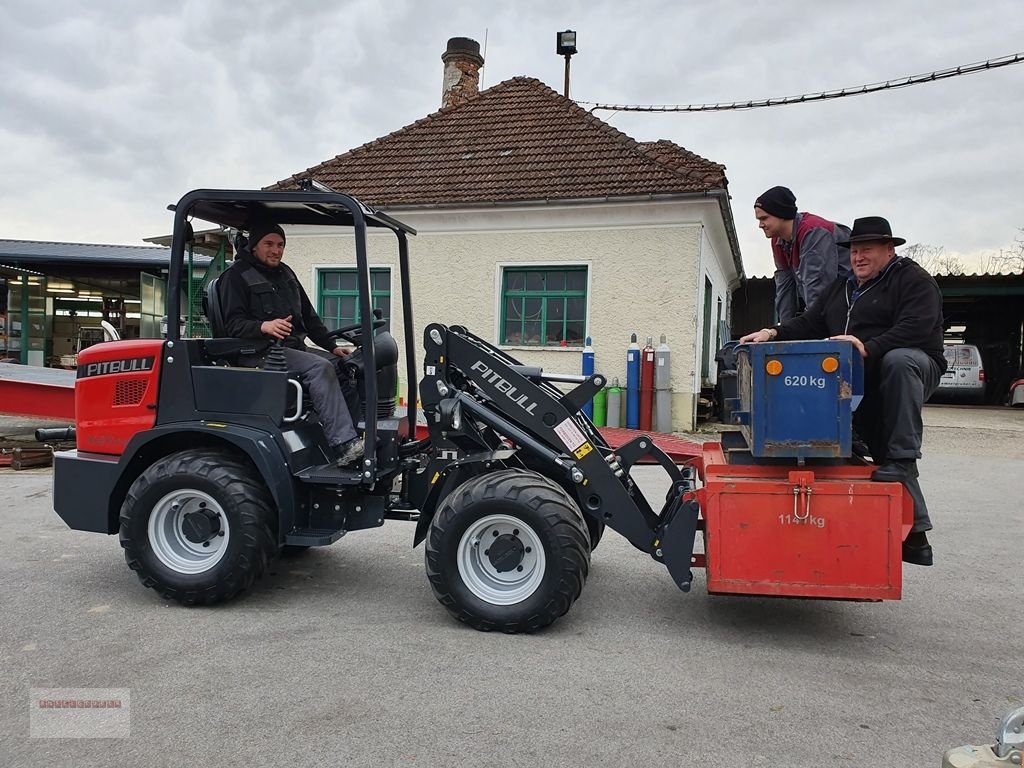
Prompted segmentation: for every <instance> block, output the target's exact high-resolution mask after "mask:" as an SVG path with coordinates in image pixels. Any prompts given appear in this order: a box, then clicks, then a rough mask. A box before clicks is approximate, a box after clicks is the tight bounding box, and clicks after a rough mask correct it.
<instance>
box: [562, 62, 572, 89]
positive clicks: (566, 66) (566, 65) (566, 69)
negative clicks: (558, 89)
mask: <svg viewBox="0 0 1024 768" xmlns="http://www.w3.org/2000/svg"><path fill="white" fill-rule="evenodd" d="M570 58H572V57H571V56H570V55H569V54H568V53H567V54H565V91H564V93H565V98H567V99H568V98H569V59H570Z"/></svg>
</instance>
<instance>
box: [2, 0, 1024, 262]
mask: <svg viewBox="0 0 1024 768" xmlns="http://www.w3.org/2000/svg"><path fill="white" fill-rule="evenodd" d="M555 9H558V10H555ZM1022 10H1024V8H1022V5H1021V2H1020V0H985V2H963V1H962V0H930V1H929V2H923V0H922V1H921V2H911V1H910V0H888V1H887V2H875V1H873V0H872V1H865V0H861V1H860V2H857V3H851V2H839V0H835V2H833V1H832V0H828V1H827V2H826V1H825V0H818V1H817V2H811V1H810V0H807V1H806V2H787V1H786V0H774V1H773V2H759V1H757V0H753V1H752V0H744V1H739V0H735V1H734V0H688V1H687V2H679V1H678V0H665V1H664V2H653V1H652V2H644V1H643V0H634V2H632V3H623V2H621V0H607V1H606V0H577V1H568V0H559V1H558V2H552V1H551V0H538V1H537V2H532V1H531V2H497V1H496V0H486V1H485V2H475V3H470V2H462V3H458V2H451V1H450V0H449V1H448V2H435V1H434V0H397V1H392V0H378V1H377V2H372V1H369V0H352V1H351V2H343V1H341V0H336V1H335V2H312V1H311V0H310V1H302V0H296V1H292V0H260V1H259V2H256V1H246V2H243V1H240V0H231V1H230V2H228V0H188V1H186V2H166V0H160V1H159V2H157V1H150V0H134V1H133V2H131V3H124V2H114V0H91V1H90V2H65V1H63V0H50V2H47V3H40V2H37V0H3V2H2V3H0V21H2V23H0V72H2V74H3V76H2V77H0V150H2V151H0V237H6V238H17V239H31V240H67V241H79V242H103V243H124V244H139V243H140V242H141V240H142V239H143V238H145V237H150V236H153V235H158V234H162V233H165V232H166V231H168V229H169V227H170V225H171V214H170V213H168V212H167V211H166V205H167V204H168V203H170V202H173V201H175V200H177V199H178V198H179V197H180V196H181V195H182V194H183V193H184V192H186V191H188V190H189V189H192V188H196V187H239V188H242V187H260V186H264V185H266V184H269V183H271V182H273V181H276V180H278V179H281V178H284V177H287V176H289V175H291V174H293V173H295V172H298V171H300V170H302V169H305V168H307V167H310V166H312V165H315V164H317V163H319V162H321V161H323V160H325V159H328V158H330V157H333V156H334V155H337V154H341V153H342V152H345V151H347V150H348V149H351V148H353V147H355V146H358V145H359V144H362V143H364V142H366V141H369V140H371V139H374V138H377V137H379V136H383V135H384V134H387V133H390V132H391V131H393V130H396V129H397V128H400V127H402V126H404V125H407V124H409V123H411V122H413V121H415V120H417V119H419V118H421V117H423V116H425V115H427V114H429V113H430V112H433V111H435V110H437V109H438V107H439V106H440V90H441V75H442V64H441V60H440V55H441V53H442V52H443V50H444V48H445V44H446V42H447V39H448V38H449V37H456V36H464V37H472V38H474V39H476V40H478V41H479V42H480V43H481V45H482V44H483V43H484V40H485V34H486V39H487V48H486V65H485V69H484V72H483V78H484V86H485V87H486V86H489V85H494V84H496V83H498V82H500V81H502V80H505V79H508V78H510V77H514V76H517V75H527V76H532V77H537V78H539V79H541V80H542V81H544V82H546V83H548V84H549V85H551V86H552V87H553V88H555V89H556V90H559V91H560V90H561V83H562V67H563V61H562V59H561V58H560V57H558V56H557V55H556V54H555V52H554V46H555V33H556V31H558V30H560V29H566V28H572V29H575V30H576V31H577V34H578V46H579V53H578V54H577V55H576V56H575V57H574V58H573V61H572V75H573V82H572V96H573V97H574V98H576V99H580V100H583V101H597V102H614V103H658V104H664V103H670V104H677V103H681V104H688V103H705V102H725V101H737V100H743V99H751V98H754V99H756V98H762V97H768V96H785V95H791V94H799V93H806V92H812V91H817V90H823V89H831V88H837V87H841V86H852V85H860V84H863V83H870V82H875V81H878V80H884V79H888V78H895V77H898V76H902V75H910V74H918V73H923V72H930V71H933V70H936V69H942V68H945V67H948V66H952V65H956V64H964V63H969V62H975V61H979V60H984V59H989V58H994V57H998V56H1002V55H1006V54H1010V53H1017V52H1019V51H1021V50H1024V13H1022ZM1022 86H1024V64H1021V65H1016V66H1011V67H1006V68H1004V69H1000V70H995V71H992V72H986V73H982V74H976V75H969V76H964V77H959V78H955V79H952V80H947V81H944V82H939V83H933V84H927V85H922V86H917V87H913V88H908V89H904V90H897V91H892V92H887V93H881V94H875V95H869V96H860V97H855V98H847V99H842V100H839V101H834V102H826V103H820V104H806V105H798V106H789V107H777V108H771V109H763V110H755V111H748V112H735V113H708V114H669V115H649V114H648V115H643V114H627V113H617V114H614V115H612V114H610V113H607V112H601V113H598V114H599V116H600V117H602V118H603V119H605V120H608V121H609V122H611V123H612V124H613V125H614V126H616V127H617V128H619V129H620V130H622V131H624V132H626V133H627V134H629V135H631V136H632V137H633V138H635V139H638V140H643V141H647V140H653V139H660V138H667V139H671V140H673V141H675V142H677V143H679V144H681V145H682V146H684V147H686V148H687V149H690V150H692V151H694V152H697V153H698V154H701V155H703V156H705V157H708V158H710V159H712V160H714V161H716V162H719V163H723V164H724V165H726V167H727V175H728V178H729V188H730V191H731V193H732V197H733V211H734V214H735V217H736V223H737V229H738V231H739V236H740V243H741V248H742V251H743V259H744V263H745V265H746V271H747V274H749V275H758V274H767V273H768V272H769V270H770V258H769V256H768V246H767V243H766V242H765V241H764V240H763V238H762V237H761V235H760V232H759V231H758V230H757V228H756V226H755V221H754V217H753V209H752V205H753V200H754V198H755V197H756V196H757V195H758V194H759V193H760V192H762V191H763V190H765V189H767V188H768V187H770V186H773V185H775V184H783V185H786V186H789V187H790V188H792V189H793V191H794V192H795V193H796V196H797V203H798V205H799V207H800V209H801V210H807V211H811V212H813V213H817V214H820V215H823V216H826V217H828V218H832V219H835V220H839V221H843V222H845V223H847V224H850V223H852V221H853V219H854V218H855V217H858V216H863V215H873V214H874V215H883V216H886V217H887V218H889V219H890V221H891V222H892V226H893V229H894V231H895V232H896V234H898V235H902V236H903V237H905V238H906V239H907V240H908V241H909V242H910V243H915V242H921V243H927V244H931V245H937V246H943V247H944V248H945V249H946V251H947V252H953V253H959V254H965V255H966V258H965V261H967V262H968V264H971V263H973V262H972V261H971V258H972V257H973V256H977V255H978V254H983V253H986V252H989V253H990V252H993V251H997V250H998V249H999V248H1001V247H1007V246H1009V245H1011V244H1012V243H1013V241H1014V238H1015V237H1016V236H1018V235H1019V232H1018V228H1019V227H1024V190H1022V180H1024V152H1022V139H1021V136H1022V134H1024V131H1022V125H1024V99H1022V98H1021V96H1022V94H1024V87H1022Z"/></svg>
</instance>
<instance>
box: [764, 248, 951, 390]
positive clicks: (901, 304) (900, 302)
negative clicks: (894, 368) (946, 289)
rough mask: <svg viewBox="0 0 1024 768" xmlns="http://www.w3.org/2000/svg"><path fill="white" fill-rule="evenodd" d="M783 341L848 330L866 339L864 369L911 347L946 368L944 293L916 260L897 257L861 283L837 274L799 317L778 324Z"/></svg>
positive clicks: (825, 336) (844, 332)
mask: <svg viewBox="0 0 1024 768" xmlns="http://www.w3.org/2000/svg"><path fill="white" fill-rule="evenodd" d="M776 328H777V329H778V332H779V335H778V339H779V340H780V341H786V340H790V339H823V338H827V337H829V336H839V335H843V334H849V335H851V336H856V337H857V338H858V339H860V340H861V341H862V342H864V348H865V349H866V350H867V353H868V356H867V358H866V359H865V361H864V363H865V366H866V369H867V370H868V371H871V370H872V369H877V365H878V362H879V361H880V360H881V359H882V357H883V356H884V355H885V353H886V352H888V351H889V350H891V349H897V348H899V347H912V348H916V349H920V350H922V351H923V352H925V353H926V354H927V355H928V356H929V357H930V358H932V359H933V360H934V361H935V362H936V363H938V365H939V369H940V371H941V372H943V373H944V372H945V370H946V358H945V356H944V355H943V354H942V293H941V292H940V291H939V285H938V283H936V282H935V278H934V277H932V276H931V275H929V274H928V273H927V272H926V271H925V270H924V269H922V267H921V265H920V264H918V263H917V262H916V261H914V260H913V259H906V258H895V259H893V260H892V261H890V262H889V263H888V264H887V265H886V266H885V268H884V269H883V270H882V271H881V273H880V274H879V275H878V276H877V277H875V278H874V279H872V280H869V281H868V282H866V283H865V284H864V285H862V286H859V287H858V286H857V281H856V279H855V278H854V277H853V276H852V275H851V276H850V278H849V279H847V278H839V279H837V280H836V281H835V282H834V283H832V285H831V286H830V287H829V288H828V290H827V291H826V292H825V293H823V294H822V295H821V296H820V297H819V299H818V300H817V301H816V302H814V304H812V305H811V306H810V307H808V308H807V311H806V312H804V314H802V315H800V316H799V317H795V318H793V319H792V320H788V321H786V322H785V323H781V324H779V325H778V326H776Z"/></svg>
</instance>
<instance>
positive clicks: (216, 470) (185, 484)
mask: <svg viewBox="0 0 1024 768" xmlns="http://www.w3.org/2000/svg"><path fill="white" fill-rule="evenodd" d="M120 523H121V528H120V540H121V546H122V547H123V548H124V557H125V560H126V561H127V563H128V567H129V568H131V569H132V570H133V571H135V572H136V573H137V574H138V577H139V580H140V581H141V582H142V584H143V585H144V586H146V587H150V588H152V589H155V590H156V591H157V592H159V593H160V594H161V595H163V596H164V597H165V598H168V599H171V600H177V601H178V602H179V603H183V604H185V605H209V604H213V603H219V602H223V601H226V600H230V599H231V598H233V597H235V596H236V595H237V594H238V593H239V592H242V591H243V590H245V589H248V588H249V587H250V586H251V585H252V583H253V582H254V581H255V580H256V579H257V578H259V577H260V576H261V575H262V574H263V572H264V571H265V570H266V568H267V565H268V563H269V562H270V561H271V560H272V559H273V558H274V557H275V556H276V554H277V540H276V537H275V536H274V533H273V531H274V528H275V526H276V514H275V512H274V506H273V504H272V502H271V499H270V494H269V492H268V491H267V488H266V486H265V485H264V483H263V481H262V479H261V478H260V476H259V474H258V473H257V472H256V470H255V469H254V468H253V467H252V466H251V465H249V464H248V463H245V462H244V461H242V460H240V459H239V458H237V457H235V456H234V455H232V454H230V453H226V452H223V451H216V450H209V449H207V450H201V451H181V452H179V453H174V454H171V455H169V456H165V457H164V458H162V459H160V460H159V461H157V462H156V463H154V464H153V465H151V466H150V467H149V468H148V469H146V471H145V472H143V473H142V474H141V475H139V477H138V478H137V479H136V480H135V482H134V483H132V485H131V488H129V489H128V495H127V497H126V498H125V501H124V504H123V505H122V507H121V518H120Z"/></svg>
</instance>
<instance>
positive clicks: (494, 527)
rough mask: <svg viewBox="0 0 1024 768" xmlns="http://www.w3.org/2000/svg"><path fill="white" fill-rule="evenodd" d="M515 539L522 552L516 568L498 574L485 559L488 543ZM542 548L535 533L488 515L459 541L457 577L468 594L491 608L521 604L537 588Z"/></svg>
mask: <svg viewBox="0 0 1024 768" xmlns="http://www.w3.org/2000/svg"><path fill="white" fill-rule="evenodd" d="M503 535H510V536H515V537H516V538H518V539H519V541H520V542H522V544H523V547H524V548H525V552H524V554H523V559H522V561H521V562H520V563H519V565H518V567H517V568H513V569H512V570H510V571H505V572H500V571H498V570H497V568H495V567H494V565H493V564H492V563H491V561H490V559H489V558H488V555H487V552H488V543H489V542H491V541H493V540H494V539H497V538H498V537H499V536H503ZM545 562H546V561H545V558H544V545H543V543H542V542H541V539H540V537H539V536H538V535H537V532H536V531H534V530H533V528H531V527H530V526H528V525H526V524H525V523H524V522H523V521H522V520H519V519H518V518H515V517H512V516H510V515H488V516H487V517H482V518H480V519H479V520H477V521H476V522H474V523H473V524H472V525H471V526H470V527H469V528H468V529H466V532H465V533H464V534H462V539H461V540H460V541H459V549H458V564H459V575H460V576H461V577H462V582H463V584H465V585H466V587H468V588H469V591H470V592H472V593H473V594H474V595H476V596H477V597H479V598H480V599H481V600H483V601H484V602H486V603H490V604H491V605H514V604H515V603H520V602H522V601H523V600H525V599H526V598H528V597H529V596H530V595H532V594H533V593H534V592H536V591H537V587H539V586H540V583H541V581H542V580H543V579H544V570H545Z"/></svg>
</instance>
